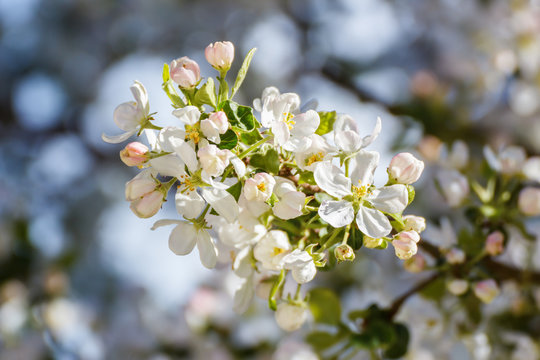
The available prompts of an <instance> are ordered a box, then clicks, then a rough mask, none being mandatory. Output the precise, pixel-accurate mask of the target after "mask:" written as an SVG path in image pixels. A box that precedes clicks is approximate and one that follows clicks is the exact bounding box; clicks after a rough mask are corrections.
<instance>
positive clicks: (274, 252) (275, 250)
mask: <svg viewBox="0 0 540 360" xmlns="http://www.w3.org/2000/svg"><path fill="white" fill-rule="evenodd" d="M284 252H285V249H282V248H278V247H275V248H274V251H273V252H272V256H277V255H279V254H282V253H284Z"/></svg>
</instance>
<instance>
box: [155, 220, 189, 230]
mask: <svg viewBox="0 0 540 360" xmlns="http://www.w3.org/2000/svg"><path fill="white" fill-rule="evenodd" d="M181 223H183V221H182V220H172V219H161V220H158V221H156V222H155V223H154V225H152V227H151V228H150V230H156V229H157V228H160V227H162V226H167V225H178V224H181Z"/></svg>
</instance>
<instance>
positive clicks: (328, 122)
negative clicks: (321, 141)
mask: <svg viewBox="0 0 540 360" xmlns="http://www.w3.org/2000/svg"><path fill="white" fill-rule="evenodd" d="M319 117H320V118H321V122H320V124H319V127H318V128H317V130H316V131H315V134H317V135H324V134H328V133H329V132H330V131H332V129H333V128H334V122H335V121H336V112H335V111H319Z"/></svg>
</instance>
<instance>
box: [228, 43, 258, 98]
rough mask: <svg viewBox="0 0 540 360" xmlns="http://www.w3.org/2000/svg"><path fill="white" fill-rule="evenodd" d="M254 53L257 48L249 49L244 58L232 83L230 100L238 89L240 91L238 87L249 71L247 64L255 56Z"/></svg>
mask: <svg viewBox="0 0 540 360" xmlns="http://www.w3.org/2000/svg"><path fill="white" fill-rule="evenodd" d="M255 51H257V48H253V49H251V50H250V51H249V52H248V53H247V55H246V57H245V58H244V62H243V63H242V67H241V68H240V70H238V75H236V80H235V81H234V86H233V88H232V93H231V99H232V98H233V97H234V95H235V94H236V92H237V91H238V89H240V86H241V85H242V83H243V82H244V79H245V78H246V74H247V71H248V69H249V64H251V59H253V55H255Z"/></svg>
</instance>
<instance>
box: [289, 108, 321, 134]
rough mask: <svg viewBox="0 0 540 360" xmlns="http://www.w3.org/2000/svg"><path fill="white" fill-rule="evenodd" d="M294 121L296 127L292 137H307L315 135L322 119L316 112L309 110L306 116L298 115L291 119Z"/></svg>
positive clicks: (292, 130) (293, 129) (292, 131)
mask: <svg viewBox="0 0 540 360" xmlns="http://www.w3.org/2000/svg"><path fill="white" fill-rule="evenodd" d="M291 120H292V121H294V126H293V128H292V129H291V135H292V136H299V137H305V136H310V135H311V134H313V133H315V131H316V130H317V128H318V127H319V124H320V122H321V119H320V117H319V114H318V113H317V112H316V111H313V110H309V111H307V112H306V113H304V114H299V115H296V116H295V117H293V118H292V119H291Z"/></svg>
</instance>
